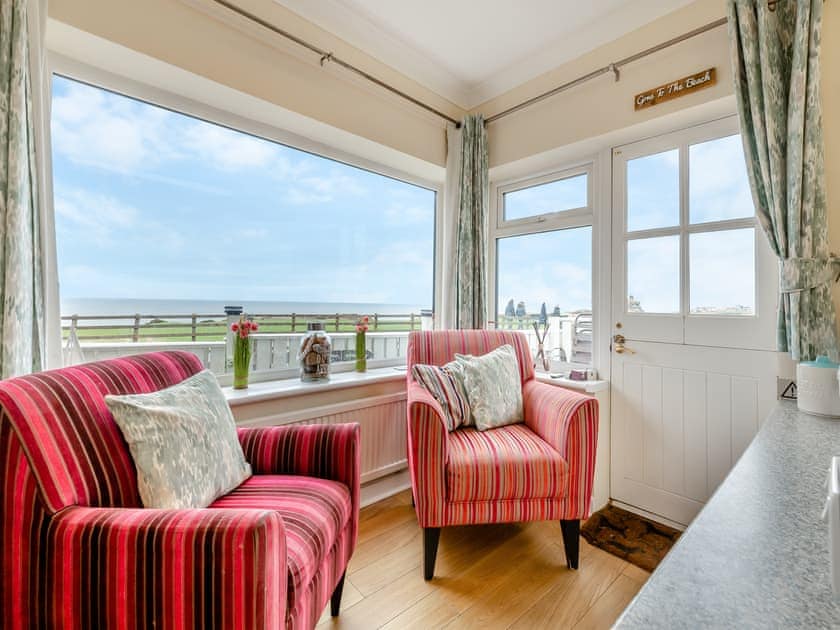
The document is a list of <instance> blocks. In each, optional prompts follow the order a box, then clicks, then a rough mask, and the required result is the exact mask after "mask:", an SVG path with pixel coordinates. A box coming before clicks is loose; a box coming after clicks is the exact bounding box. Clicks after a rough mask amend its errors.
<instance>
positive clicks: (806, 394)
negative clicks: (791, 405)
mask: <svg viewBox="0 0 840 630" xmlns="http://www.w3.org/2000/svg"><path fill="white" fill-rule="evenodd" d="M838 368H840V365H838V364H837V363H834V362H833V361H830V360H829V359H828V357H823V356H820V357H817V360H816V361H803V362H802V363H800V364H799V365H797V366H796V402H797V406H798V407H799V410H800V411H805V412H807V413H812V414H816V415H818V416H829V417H833V418H840V386H838V382H837V378H838Z"/></svg>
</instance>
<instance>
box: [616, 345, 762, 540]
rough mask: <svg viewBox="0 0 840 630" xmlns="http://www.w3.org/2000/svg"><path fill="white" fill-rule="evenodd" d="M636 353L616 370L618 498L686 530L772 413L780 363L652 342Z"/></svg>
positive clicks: (743, 353)
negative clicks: (759, 427)
mask: <svg viewBox="0 0 840 630" xmlns="http://www.w3.org/2000/svg"><path fill="white" fill-rule="evenodd" d="M633 350H634V351H635V354H633V355H627V354H625V355H618V358H617V359H616V360H614V362H613V373H612V384H613V401H612V430H613V436H614V438H613V451H614V453H616V452H618V453H620V462H619V461H618V460H617V459H616V458H614V459H613V467H612V472H613V474H612V495H613V497H614V498H616V499H618V500H620V501H622V502H624V503H628V504H630V505H633V506H636V507H639V508H642V509H644V510H647V511H649V512H653V513H654V514H660V515H662V516H665V517H666V518H668V519H670V520H673V521H676V522H678V523H683V524H688V523H689V522H690V521H691V519H692V518H694V516H695V515H696V513H697V512H698V511H699V510H700V508H701V507H702V505H703V503H704V502H705V501H707V500H708V498H709V497H710V496H711V495H712V493H713V492H714V490H715V489H716V488H717V486H718V485H720V482H721V481H722V480H723V479H724V477H725V476H726V474H727V473H728V472H729V470H730V469H731V468H732V466H733V465H734V463H735V461H737V459H738V457H740V455H741V453H742V452H743V451H744V449H745V448H746V445H747V444H748V443H749V441H750V440H751V439H752V438H753V436H754V435H755V432H756V431H757V430H758V426H759V423H760V419H761V418H764V417H765V416H767V415H768V414H769V413H770V410H771V408H772V405H773V404H774V401H775V387H776V364H775V357H774V356H773V355H772V353H766V352H763V351H749V350H738V349H727V348H723V349H721V348H709V347H692V346H684V345H676V344H659V343H649V342H636V343H635V344H634V345H633ZM768 355H769V356H768ZM768 359H769V360H768Z"/></svg>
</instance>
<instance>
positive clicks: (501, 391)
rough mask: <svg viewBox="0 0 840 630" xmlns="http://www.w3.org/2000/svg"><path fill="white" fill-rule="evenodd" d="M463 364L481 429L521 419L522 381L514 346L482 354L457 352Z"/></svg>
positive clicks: (468, 389)
mask: <svg viewBox="0 0 840 630" xmlns="http://www.w3.org/2000/svg"><path fill="white" fill-rule="evenodd" d="M455 359H456V360H457V361H458V362H459V363H461V364H462V365H463V366H464V386H465V389H466V390H467V397H468V398H469V401H470V410H471V412H472V415H473V419H474V420H475V426H476V427H477V428H478V430H479V431H485V430H486V429H492V428H495V427H501V426H505V425H507V424H514V423H516V422H522V385H521V382H520V380H519V363H518V361H517V359H516V352H515V351H514V349H513V346H511V345H508V344H505V345H504V346H499V347H498V348H496V349H495V350H493V351H492V352H488V353H487V354H485V355H482V356H480V357H473V356H467V355H463V354H456V355H455Z"/></svg>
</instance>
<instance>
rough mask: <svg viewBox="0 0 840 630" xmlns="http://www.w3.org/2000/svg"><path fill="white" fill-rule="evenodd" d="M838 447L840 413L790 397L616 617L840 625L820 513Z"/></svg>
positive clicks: (734, 624)
mask: <svg viewBox="0 0 840 630" xmlns="http://www.w3.org/2000/svg"><path fill="white" fill-rule="evenodd" d="M833 455H840V421H836V420H828V419H824V418H819V417H817V416H812V415H809V414H805V413H800V412H799V411H798V410H797V408H796V404H795V403H789V402H782V403H780V404H779V406H778V407H777V408H776V409H775V410H774V411H773V413H772V414H771V415H770V417H769V418H767V420H765V422H764V424H763V425H762V428H761V430H760V431H759V432H758V435H757V436H756V437H755V439H754V440H753V442H752V444H750V446H749V448H747V450H746V451H745V452H744V455H743V456H742V457H741V459H740V460H739V461H738V463H737V464H736V465H735V467H734V468H733V469H732V472H730V473H729V476H728V477H727V478H726V480H725V481H724V482H723V483H722V484H721V486H720V488H718V490H717V492H716V493H715V494H714V496H713V497H712V498H711V499H710V500H709V502H708V504H707V505H706V507H705V508H703V510H702V511H701V512H700V514H699V515H698V516H697V518H696V519H695V520H694V522H693V523H692V524H691V525H690V526H689V528H688V529H687V530H686V532H685V533H684V534H683V536H682V537H681V538H680V540H679V541H678V542H677V544H676V545H675V546H674V548H673V549H672V550H671V552H670V553H669V554H668V556H666V558H665V559H664V560H663V561H662V564H660V565H659V568H657V569H656V571H654V573H653V575H651V577H650V579H649V580H648V582H647V584H645V586H644V587H643V588H642V590H641V591H639V594H638V595H637V596H636V598H635V599H634V600H633V601H632V602H631V604H630V606H628V607H627V609H626V610H625V611H624V613H623V614H622V616H621V617H620V618H619V620H618V621H617V622H616V627H618V628H840V599H835V598H834V596H833V594H832V591H831V577H830V568H829V556H828V529H827V525H826V524H825V523H823V522H822V520H821V519H820V514H821V512H822V508H823V503H824V501H825V496H826V491H825V489H824V486H823V484H824V482H825V480H826V478H827V476H828V468H829V465H830V464H831V457H832V456H833ZM581 570H582V571H585V570H586V567H583V568H582V569H581Z"/></svg>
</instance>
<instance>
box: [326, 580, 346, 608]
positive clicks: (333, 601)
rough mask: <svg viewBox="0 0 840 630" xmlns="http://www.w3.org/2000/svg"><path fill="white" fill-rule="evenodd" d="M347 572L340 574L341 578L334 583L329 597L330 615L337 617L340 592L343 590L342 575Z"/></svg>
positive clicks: (339, 606)
mask: <svg viewBox="0 0 840 630" xmlns="http://www.w3.org/2000/svg"><path fill="white" fill-rule="evenodd" d="M345 575H347V572H344V573H342V574H341V579H340V580H339V581H338V584H336V585H335V590H334V591H333V594H332V597H331V598H330V615H331V616H333V617H338V612H339V609H340V608H341V592H342V591H343V590H344V576H345Z"/></svg>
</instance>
